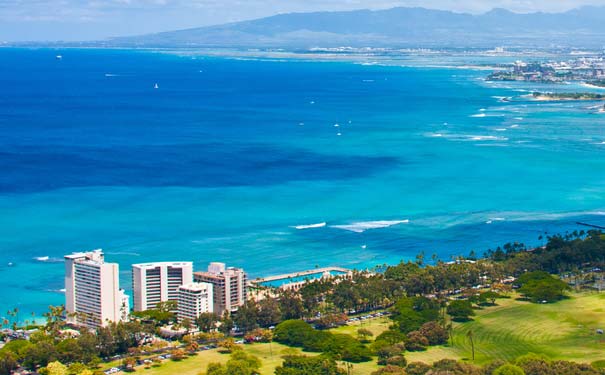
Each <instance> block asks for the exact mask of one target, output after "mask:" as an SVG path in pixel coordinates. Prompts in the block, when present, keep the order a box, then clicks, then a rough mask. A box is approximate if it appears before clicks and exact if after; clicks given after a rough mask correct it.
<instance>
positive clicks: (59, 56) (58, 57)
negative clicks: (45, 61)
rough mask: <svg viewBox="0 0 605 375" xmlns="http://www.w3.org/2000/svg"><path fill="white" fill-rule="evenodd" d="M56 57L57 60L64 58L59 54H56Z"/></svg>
mask: <svg viewBox="0 0 605 375" xmlns="http://www.w3.org/2000/svg"><path fill="white" fill-rule="evenodd" d="M55 58H56V59H57V60H61V59H63V56H61V55H57V56H55Z"/></svg>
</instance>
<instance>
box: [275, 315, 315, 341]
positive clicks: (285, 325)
mask: <svg viewBox="0 0 605 375" xmlns="http://www.w3.org/2000/svg"><path fill="white" fill-rule="evenodd" d="M312 334H313V327H311V326H310V325H309V324H307V323H305V322H304V321H302V320H286V321H283V322H281V323H279V324H278V325H277V327H275V331H274V340H275V341H277V342H279V343H282V344H285V345H289V346H302V345H303V343H304V342H305V341H307V340H308V339H309V337H310V336H311V335H312Z"/></svg>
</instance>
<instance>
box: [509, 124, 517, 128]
mask: <svg viewBox="0 0 605 375" xmlns="http://www.w3.org/2000/svg"><path fill="white" fill-rule="evenodd" d="M518 127H519V125H517V124H515V125H511V126H510V128H511V129H515V128H518Z"/></svg>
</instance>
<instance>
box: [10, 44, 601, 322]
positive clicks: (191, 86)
mask: <svg viewBox="0 0 605 375" xmlns="http://www.w3.org/2000/svg"><path fill="white" fill-rule="evenodd" d="M57 54H61V55H63V59H62V60H57V59H56V58H55V55H57ZM484 75H486V72H482V71H473V70H464V69H452V68H422V67H398V66H377V65H374V66H368V65H361V64H353V63H347V62H308V61H290V60H279V61H271V60H263V61H260V60H254V59H251V60H250V59H248V60H237V59H226V58H204V57H202V56H198V57H196V58H192V57H191V56H177V55H170V54H159V53H151V52H131V51H111V50H64V51H54V50H48V49H40V50H19V49H0V146H1V149H0V213H1V215H0V249H1V251H0V278H1V280H2V282H3V286H4V287H3V288H2V290H1V291H0V311H2V309H4V310H6V309H8V308H10V307H14V306H18V307H19V308H20V310H21V311H22V316H21V319H24V317H27V316H28V314H30V313H31V312H34V313H38V314H40V313H41V312H43V311H44V309H45V307H46V306H47V305H48V304H59V303H62V301H63V295H62V294H61V293H60V289H61V288H63V279H62V277H63V264H62V262H61V259H62V256H63V255H64V254H67V253H71V252H74V251H81V250H88V249H94V248H103V249H104V250H105V252H106V258H107V260H109V261H115V262H119V263H120V266H121V273H122V278H121V282H122V285H123V286H124V287H125V288H126V289H130V269H129V268H130V264H132V263H139V262H146V261H159V260H191V261H194V262H195V265H196V267H197V268H200V269H201V268H205V267H206V265H207V263H208V262H211V261H222V262H226V263H228V264H229V265H233V266H240V267H244V268H245V269H246V270H248V271H249V272H250V276H251V277H252V278H255V277H260V276H267V275H273V274H281V273H286V272H293V271H300V270H304V269H312V268H313V267H315V266H319V267H324V266H342V267H349V268H353V267H355V268H366V267H372V266H374V265H377V264H382V263H393V262H397V261H399V260H400V259H410V258H413V257H414V256H415V255H416V254H417V253H418V252H420V251H424V252H425V254H426V257H427V258H429V257H430V255H431V254H433V253H435V254H437V255H438V256H439V257H441V258H442V259H450V257H452V256H456V255H460V254H468V252H469V251H470V250H475V251H477V252H478V253H482V252H483V251H484V250H486V249H487V248H489V247H495V246H497V245H499V244H502V243H505V242H508V241H515V240H520V241H525V242H526V243H529V244H532V245H539V244H540V243H541V241H539V240H538V237H539V236H540V235H541V234H544V232H548V233H555V232H561V231H563V232H564V231H566V230H571V229H576V228H578V226H577V225H576V224H575V222H576V221H583V222H590V223H593V224H600V225H603V224H605V216H603V214H602V212H603V211H605V194H604V190H605V175H604V174H603V172H602V170H603V167H604V166H605V153H604V152H603V151H604V150H605V144H604V143H603V142H605V132H604V130H603V129H604V126H605V115H603V114H598V113H597V109H590V108H589V107H591V106H595V105H597V104H598V103H588V102H582V103H538V102H534V101H531V100H529V99H528V98H524V97H523V95H526V94H527V93H528V91H532V90H536V89H539V90H541V91H544V89H549V90H575V89H577V87H573V86H565V87H563V86H560V87H546V88H544V87H534V86H532V85H521V84H519V85H514V84H502V83H500V84H492V83H488V82H485V81H483V80H482V78H483V76H484ZM155 83H158V86H159V88H158V89H154V85H155ZM522 90H526V91H522ZM501 97H513V100H512V101H511V102H502V101H501ZM336 124H338V125H339V126H338V127H336V126H335V125H336ZM338 134H340V135H338ZM320 223H325V225H312V224H320ZM306 226H311V227H307V229H297V227H298V228H305V227H306ZM46 256H48V257H49V260H48V261H39V260H36V258H37V257H46ZM9 262H10V263H12V266H9Z"/></svg>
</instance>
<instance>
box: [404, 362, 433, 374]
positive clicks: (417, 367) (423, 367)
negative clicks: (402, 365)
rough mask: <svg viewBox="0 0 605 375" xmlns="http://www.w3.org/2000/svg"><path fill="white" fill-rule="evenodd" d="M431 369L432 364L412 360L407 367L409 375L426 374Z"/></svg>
mask: <svg viewBox="0 0 605 375" xmlns="http://www.w3.org/2000/svg"><path fill="white" fill-rule="evenodd" d="M430 369H431V366H429V365H427V364H426V363H423V362H412V363H410V364H409V365H407V367H406V369H405V370H406V372H407V375H424V374H426V373H427V372H429V370H430Z"/></svg>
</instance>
